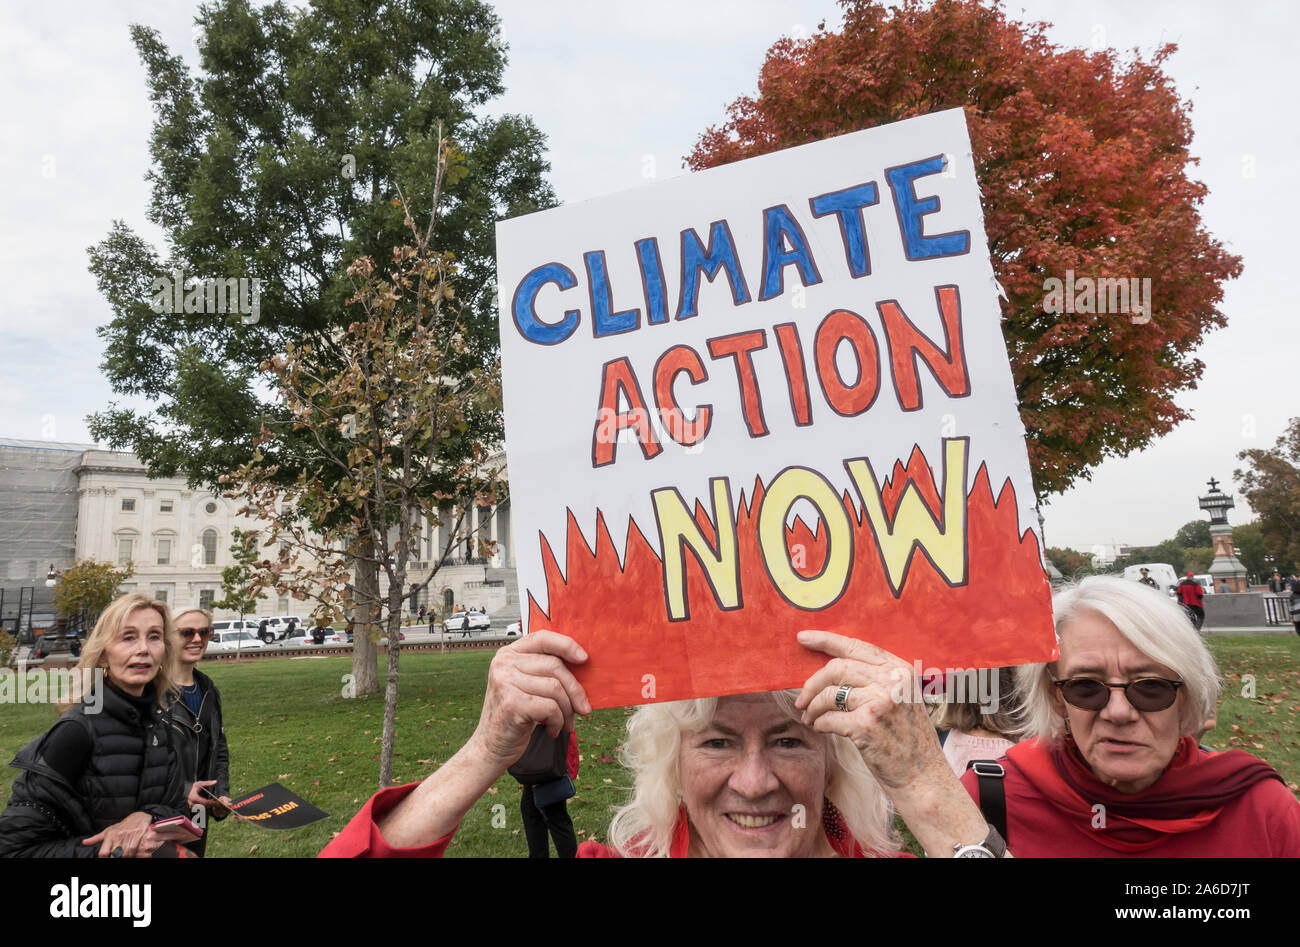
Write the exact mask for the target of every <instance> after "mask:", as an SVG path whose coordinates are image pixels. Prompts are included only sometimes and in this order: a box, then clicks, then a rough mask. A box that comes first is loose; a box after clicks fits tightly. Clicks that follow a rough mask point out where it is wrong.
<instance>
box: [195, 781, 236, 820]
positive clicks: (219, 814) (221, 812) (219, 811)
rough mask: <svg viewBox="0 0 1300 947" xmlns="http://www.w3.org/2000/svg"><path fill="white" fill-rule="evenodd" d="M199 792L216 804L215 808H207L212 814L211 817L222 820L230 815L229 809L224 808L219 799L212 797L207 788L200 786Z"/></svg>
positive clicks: (224, 805)
mask: <svg viewBox="0 0 1300 947" xmlns="http://www.w3.org/2000/svg"><path fill="white" fill-rule="evenodd" d="M199 792H200V793H202V794H203V795H205V796H207V797H208V798H209V799H211V800H212V801H213V802H215V803H216V805H215V806H209V807H208V811H209V812H210V813H212V815H214V816H215V817H216V818H218V819H224V818H225V817H226V816H227V815H229V814H230V809H228V808H227V807H226V804H225V803H224V802H222V801H221V799H220V798H218V797H217V796H216V795H214V794H213V792H212V791H211V790H210V789H208V787H207V786H200V787H199Z"/></svg>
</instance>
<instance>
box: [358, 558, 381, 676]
mask: <svg viewBox="0 0 1300 947" xmlns="http://www.w3.org/2000/svg"><path fill="white" fill-rule="evenodd" d="M357 545H358V552H359V553H360V555H361V556H362V557H363V558H360V559H357V561H356V578H355V583H354V584H355V585H356V587H357V596H356V597H357V599H358V600H359V601H360V602H361V603H362V604H360V605H358V606H357V607H356V608H354V609H353V610H352V618H353V626H352V681H353V686H354V687H355V688H356V691H355V694H356V696H357V697H362V696H365V695H368V694H378V693H379V669H378V667H377V662H376V656H377V655H376V650H377V649H376V644H375V642H374V641H373V640H371V637H370V631H371V629H372V628H373V627H374V616H375V610H376V608H377V607H378V604H379V603H378V601H377V600H378V598H379V564H378V563H376V562H374V561H373V556H374V543H373V542H372V540H371V538H370V536H369V535H368V534H363V535H362V536H361V537H360V538H359V539H358V541H357Z"/></svg>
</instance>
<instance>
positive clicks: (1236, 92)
mask: <svg viewBox="0 0 1300 947" xmlns="http://www.w3.org/2000/svg"><path fill="white" fill-rule="evenodd" d="M494 6H495V7H496V8H497V10H498V12H499V13H500V16H501V19H502V23H503V32H504V34H505V40H506V42H507V43H508V44H509V47H510V66H509V69H508V71H507V73H506V86H507V89H508V92H507V94H506V95H505V96H504V98H503V99H501V100H499V102H498V103H497V104H496V105H495V106H494V107H493V109H492V110H493V111H499V112H505V111H509V112H521V113H526V114H529V115H531V116H532V117H533V118H534V120H535V121H536V123H537V125H538V127H540V128H541V130H542V131H543V132H544V133H545V134H546V135H547V136H548V138H549V142H550V150H549V157H550V161H551V166H552V175H551V180H552V182H553V184H554V187H555V190H556V192H557V194H558V195H559V197H560V199H561V200H562V201H564V202H570V201H575V200H583V199H585V198H590V197H596V196H600V195H602V194H608V193H612V192H615V191H620V190H624V189H627V188H630V187H637V186H640V185H642V184H644V183H646V180H647V175H653V176H655V177H657V178H665V177H669V176H672V175H676V174H681V173H684V172H683V170H682V163H681V159H682V155H683V154H685V153H686V152H687V151H688V150H690V148H691V147H692V145H693V144H694V142H695V140H696V138H697V137H698V135H699V134H700V132H701V131H703V130H704V129H705V128H707V127H708V126H709V125H711V124H714V123H716V122H718V121H720V120H721V119H722V118H723V115H724V109H725V106H726V105H727V103H729V102H731V101H732V100H733V99H735V98H736V97H737V96H739V95H742V94H747V93H752V92H754V91H755V88H756V80H757V76H758V70H759V67H760V65H761V63H762V61H763V57H764V54H765V52H766V50H767V48H768V47H769V46H770V45H771V43H772V42H773V41H774V40H775V39H777V38H778V37H779V36H781V35H795V36H806V35H808V34H809V33H811V32H812V31H813V30H814V29H815V28H816V25H817V24H818V22H820V21H821V20H823V19H825V20H827V21H828V23H829V24H830V25H834V24H836V23H838V21H839V8H838V6H837V5H836V4H835V3H833V2H831V0H817V2H814V0H801V2H776V0H770V2H768V0H745V2H739V0H708V2H703V0H693V2H683V0H658V2H656V3H654V4H643V3H639V2H637V3H633V2H619V0H604V2H599V3H597V2H579V0H571V2H563V3H561V2H545V3H539V2H535V0H502V2H498V3H495V4H494ZM195 9H196V5H191V4H189V3H187V2H185V0H157V2H146V0H136V2H116V3H115V2H90V0H86V2H74V0H42V2H39V3H37V2H26V0H20V2H16V3H15V2H9V3H6V4H5V5H4V8H3V10H2V11H0V101H4V103H5V108H4V110H3V113H0V134H2V135H3V142H4V144H3V148H2V149H0V175H2V178H0V180H3V181H4V182H5V183H6V184H7V187H5V188H3V190H0V281H2V282H3V285H4V287H5V291H4V293H3V294H0V435H3V436H10V437H24V438H35V439H40V438H45V439H51V440H64V441H85V440H88V438H89V434H88V432H87V430H86V424H85V416H86V415H87V414H89V413H90V412H92V411H96V410H99V409H101V408H103V407H104V406H105V405H106V404H107V403H108V401H109V400H111V399H112V392H111V390H110V388H109V386H108V384H107V382H106V381H105V380H104V379H103V377H102V375H101V374H100V372H99V362H100V358H101V348H100V340H99V338H98V337H97V336H96V334H95V328H96V327H97V326H99V325H102V324H104V323H106V322H107V321H108V320H109V318H110V312H109V310H108V307H107V305H106V304H105V303H104V301H103V300H102V299H101V298H100V297H99V295H98V294H97V292H96V290H95V286H94V282H93V280H92V279H91V277H90V275H89V273H88V272H87V269H86V248H87V247H88V246H90V245H91V244H92V243H95V242H97V241H99V240H100V239H102V238H103V237H104V235H105V234H106V233H107V231H108V228H109V226H110V223H111V221H112V220H113V219H115V218H122V219H124V220H125V221H126V222H127V223H128V224H129V225H130V226H132V227H133V228H135V229H136V230H137V231H138V232H140V233H141V234H143V235H145V236H146V237H148V238H150V239H155V240H156V239H157V237H158V234H157V231H156V230H155V229H154V228H152V227H151V226H150V225H149V224H148V223H147V221H146V220H145V217H144V211H145V207H146V205H147V202H148V197H149V192H148V188H147V186H146V184H145V181H144V174H145V172H146V170H147V169H148V164H149V158H148V151H147V142H148V136H149V130H150V126H151V123H152V119H153V115H152V112H151V109H150V106H149V100H148V95H147V92H146V88H145V83H144V76H143V70H142V69H141V66H140V64H139V61H138V59H137V57H136V55H135V52H134V50H133V48H132V47H131V44H130V40H129V36H128V33H127V29H128V26H129V25H130V24H131V23H136V22H139V23H145V24H148V25H150V26H153V27H155V28H157V29H158V30H159V31H160V32H161V33H162V35H163V38H164V39H165V40H166V41H167V43H168V44H169V45H170V46H171V48H172V49H173V50H179V51H182V52H183V53H184V54H185V56H186V58H187V59H189V60H190V61H191V62H193V61H194V59H195V56H196V53H195V47H194V39H193V25H192V21H193V14H194V10H195ZM1007 9H1008V10H1009V11H1010V12H1011V13H1012V15H1014V16H1016V17H1017V18H1019V19H1025V20H1046V21H1049V22H1051V23H1053V24H1054V26H1053V27H1052V29H1051V30H1050V36H1051V37H1052V39H1053V40H1054V41H1056V42H1057V43H1059V44H1061V45H1066V46H1085V47H1087V46H1092V45H1093V44H1095V43H1098V42H1100V43H1104V44H1106V45H1109V46H1114V47H1117V48H1120V49H1131V48H1134V47H1137V48H1139V49H1140V50H1141V51H1142V52H1143V53H1144V54H1149V53H1150V52H1151V50H1152V49H1154V48H1155V47H1156V46H1157V45H1159V44H1161V43H1164V42H1171V41H1172V42H1175V43H1177V44H1178V45H1179V51H1178V53H1176V54H1175V56H1174V57H1173V59H1172V60H1170V61H1169V62H1168V63H1167V64H1166V68H1167V70H1168V72H1169V73H1170V74H1171V75H1172V76H1173V78H1174V80H1175V82H1176V85H1177V87H1178V89H1179V92H1180V94H1181V95H1182V96H1183V98H1185V99H1189V100H1190V101H1191V102H1192V104H1193V110H1192V122H1193V125H1194V128H1195V132H1196V137H1195V141H1194V143H1193V147H1192V153H1193V154H1194V155H1195V156H1196V157H1198V158H1199V159H1200V165H1199V167H1197V168H1195V169H1193V172H1192V173H1193V175H1194V176H1196V177H1198V178H1200V179H1201V180H1203V181H1205V182H1206V184H1208V186H1209V189H1210V195H1209V198H1208V199H1207V200H1206V202H1205V204H1204V206H1203V207H1202V211H1201V212H1202V217H1203V220H1204V222H1205V225H1206V227H1207V228H1208V229H1209V231H1210V232H1211V233H1213V234H1214V235H1215V236H1216V237H1218V238H1219V239H1220V240H1222V241H1223V242H1224V244H1225V245H1226V246H1227V247H1228V248H1229V249H1230V250H1231V251H1232V252H1235V253H1238V254H1240V255H1241V256H1242V257H1243V258H1244V261H1245V274H1244V275H1243V276H1242V277H1241V279H1239V280H1236V281H1235V282H1233V283H1230V284H1229V285H1228V287H1227V290H1226V295H1225V300H1224V304H1223V311H1224V312H1225V313H1226V314H1227V317H1228V323H1229V324H1228V328H1226V329H1223V330H1219V331H1216V332H1214V333H1212V334H1211V335H1210V336H1209V339H1208V342H1207V343H1206V344H1205V345H1204V346H1203V347H1202V349H1201V351H1200V353H1199V354H1200V357H1201V358H1202V359H1203V361H1204V362H1205V363H1206V368H1205V374H1204V377H1203V380H1202V382H1201V386H1200V388H1199V389H1198V390H1196V391H1191V392H1187V393H1186V394H1184V395H1182V396H1181V397H1180V398H1179V399H1178V401H1179V404H1180V405H1181V406H1182V407H1184V408H1185V409H1187V410H1188V411H1189V412H1191V414H1192V415H1193V420H1191V421H1188V422H1185V423H1184V424H1183V425H1182V426H1181V427H1180V428H1178V429H1177V430H1176V431H1175V432H1174V433H1172V434H1170V435H1168V436H1167V437H1165V438H1163V439H1162V440H1160V441H1159V442H1157V443H1156V444H1155V445H1154V446H1152V447H1151V448H1149V449H1148V450H1146V451H1144V452H1143V453H1141V454H1138V455H1133V456H1130V457H1128V458H1124V459H1112V460H1109V461H1107V462H1106V463H1105V464H1103V465H1102V466H1101V467H1099V468H1098V469H1097V470H1096V471H1095V473H1094V476H1093V479H1092V481H1091V482H1090V483H1084V484H1081V485H1080V486H1077V487H1075V488H1074V489H1072V490H1071V491H1070V492H1068V493H1067V494H1065V495H1064V496H1061V497H1057V498H1055V499H1054V500H1053V501H1052V502H1051V503H1050V505H1049V506H1048V507H1047V508H1046V509H1045V516H1046V537H1047V542H1048V544H1049V545H1053V546H1062V545H1069V546H1074V547H1075V548H1079V549H1083V550H1088V549H1091V548H1092V547H1093V546H1094V545H1098V544H1109V543H1112V542H1121V543H1131V544H1144V543H1153V542H1158V541H1159V540H1161V539H1165V538H1168V537H1169V536H1171V535H1172V534H1173V532H1174V531H1175V530H1176V529H1177V527H1178V526H1180V525H1181V524H1182V523H1184V522H1186V521H1188V520H1190V519H1196V518H1201V517H1203V516H1204V514H1202V513H1201V512H1200V511H1199V510H1198V509H1197V505H1196V498H1197V496H1198V494H1199V493H1201V492H1204V483H1205V481H1206V479H1208V478H1209V477H1211V476H1215V477H1218V478H1219V479H1220V480H1221V481H1226V482H1228V483H1229V489H1231V486H1230V481H1231V476H1232V470H1233V469H1234V467H1235V466H1237V461H1236V460H1235V455H1236V453H1237V452H1238V451H1240V450H1242V449H1244V448H1247V447H1259V446H1271V444H1272V442H1273V440H1274V439H1275V438H1276V437H1277V435H1278V434H1279V433H1280V432H1281V430H1282V428H1283V427H1284V426H1285V424H1286V421H1287V419H1288V418H1289V417H1291V416H1293V415H1296V414H1300V398H1297V397H1296V395H1295V393H1294V391H1295V376H1296V374H1297V370H1298V369H1300V327H1298V326H1297V325H1296V315H1297V302H1298V301H1300V298H1298V297H1300V293H1298V292H1297V289H1296V286H1295V283H1294V280H1293V274H1294V269H1295V264H1294V262H1293V256H1294V253H1295V248H1294V245H1293V244H1294V242H1295V241H1294V238H1293V237H1292V236H1291V233H1290V231H1291V229H1292V228H1294V227H1295V226H1296V218H1297V216H1298V215H1297V210H1298V209H1300V201H1297V199H1296V194H1295V185H1296V182H1297V171H1298V170H1300V167H1298V165H1300V132H1298V131H1297V124H1296V122H1295V107H1294V94H1295V90H1296V89H1297V88H1300V65H1298V64H1297V56H1296V53H1295V49H1294V42H1295V37H1296V35H1297V26H1300V22H1298V20H1300V14H1297V10H1296V7H1295V5H1294V4H1293V3H1291V2H1289V0H1288V2H1276V3H1267V2H1255V0H1244V2H1239V3H1233V4H1223V3H1214V2H1208V0H1207V2H1186V0H1184V2H1176V3H1175V2H1145V3H1141V4H1134V3H1131V2H1106V0H1096V2H1087V0H1071V2H1064V0H1036V2H1030V0H1022V2H1020V3H1010V4H1008V5H1007ZM1157 305H1158V303H1157ZM1249 518H1250V514H1249V512H1248V510H1246V509H1244V508H1241V507H1240V505H1239V509H1238V510H1237V511H1235V512H1234V513H1233V514H1232V516H1231V521H1232V522H1234V523H1240V522H1245V521H1246V520H1247V519H1249Z"/></svg>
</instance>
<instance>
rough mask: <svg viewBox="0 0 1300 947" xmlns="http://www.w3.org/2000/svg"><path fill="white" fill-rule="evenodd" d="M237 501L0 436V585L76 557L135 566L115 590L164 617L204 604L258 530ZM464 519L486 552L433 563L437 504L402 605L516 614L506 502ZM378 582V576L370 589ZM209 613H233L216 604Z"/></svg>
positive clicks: (444, 535) (99, 453) (284, 602)
mask: <svg viewBox="0 0 1300 947" xmlns="http://www.w3.org/2000/svg"><path fill="white" fill-rule="evenodd" d="M239 506H240V504H239V503H237V502H236V501H233V500H228V499H226V498H224V497H222V496H220V495H217V494H213V493H211V492H208V491H206V490H203V489H198V490H195V489H192V488H191V487H190V486H189V485H188V484H187V483H186V482H185V480H184V478H182V477H170V478H160V479H152V478H150V477H149V476H148V473H147V471H146V470H145V467H144V465H143V464H142V463H141V462H140V461H139V460H138V459H137V458H136V457H135V455H134V454H131V453H126V452H119V451H109V450H103V449H101V448H99V447H97V446H94V445H86V444H67V443H60V442H53V441H27V440H17V439H12V438H9V439H0V585H3V587H4V588H5V589H6V590H8V591H10V592H12V590H15V589H17V588H21V587H33V586H44V584H45V579H46V575H47V572H48V570H49V568H50V567H51V566H53V567H54V569H55V570H63V569H66V568H68V567H69V566H71V565H72V564H73V563H74V562H76V561H78V560H84V559H96V560H99V561H101V562H111V563H115V564H118V565H127V564H130V565H131V566H132V567H133V568H134V573H133V575H132V576H131V577H130V579H129V580H128V581H127V582H125V583H123V585H122V586H121V591H123V592H129V591H139V592H144V593H145V594H148V595H151V596H153V597H154V598H156V599H158V600H159V601H163V602H166V603H167V604H168V605H169V606H170V607H171V608H172V609H174V610H175V609H184V608H192V607H200V608H208V609H211V608H212V603H213V602H215V601H217V600H219V599H221V598H222V597H223V596H224V594H225V593H224V592H223V590H222V579H221V571H222V569H224V568H226V567H227V566H229V565H232V564H233V559H232V556H231V552H230V546H231V543H232V540H233V533H234V530H235V529H241V530H245V531H249V530H256V529H258V528H259V526H260V525H265V524H261V523H259V521H257V520H254V519H251V518H249V517H244V516H240V515H239V513H238V508H239ZM464 512H465V514H466V517H467V519H468V520H469V522H470V523H471V528H473V529H481V534H482V536H483V537H484V538H487V539H492V540H495V542H496V544H497V545H496V554H495V555H494V556H493V557H491V558H484V557H480V556H477V555H475V553H476V548H475V544H474V543H472V542H471V541H469V540H466V539H460V540H459V541H458V542H455V543H454V544H453V545H452V548H451V551H450V553H449V554H447V555H445V556H443V557H442V558H441V560H440V561H439V559H438V557H439V555H440V554H441V553H443V552H444V551H445V550H446V549H447V545H448V534H449V524H451V523H452V522H453V521H454V520H455V519H457V518H458V517H453V516H452V511H451V510H450V509H446V510H444V511H443V515H442V516H441V517H440V518H439V519H436V520H435V519H425V520H424V521H423V522H422V523H421V530H420V543H419V550H418V556H417V558H416V560H415V561H414V562H412V564H411V568H410V573H409V578H408V581H410V582H420V581H423V580H424V579H425V578H427V577H428V576H429V574H430V572H431V571H433V567H434V565H435V564H437V565H438V569H437V573H436V575H435V576H434V578H433V581H432V582H431V583H430V585H429V586H428V587H427V588H426V589H425V590H424V591H423V592H422V593H421V594H420V595H419V597H418V598H416V597H412V598H411V600H410V601H408V602H407V608H408V609H409V610H410V612H414V611H416V610H417V609H418V608H419V606H420V605H424V606H425V607H426V608H430V609H437V610H441V611H450V610H451V609H452V608H454V607H455V606H458V605H466V606H470V607H475V606H480V607H482V608H484V609H486V610H487V612H488V614H489V615H491V616H492V617H493V618H494V619H496V618H505V619H514V618H517V617H519V598H518V586H517V582H516V578H515V570H514V542H513V537H512V535H511V532H510V505H509V501H508V500H507V501H505V502H503V503H502V504H500V505H499V506H497V507H493V508H473V509H470V510H467V511H464ZM386 585H387V581H386V579H385V578H384V577H383V573H382V570H381V592H383V591H386ZM9 598H12V594H11V595H9ZM315 605H316V602H315V601H313V600H310V599H309V600H307V601H295V600H292V599H290V598H289V597H288V596H280V597H278V598H276V597H275V596H274V594H272V596H271V597H270V598H268V599H266V600H265V601H264V603H263V604H262V605H261V606H260V607H259V610H258V614H259V615H261V616H266V615H286V614H292V615H299V616H301V617H302V618H303V619H306V618H307V617H308V615H309V614H310V612H311V610H312V608H314V607H315ZM216 617H217V618H231V617H237V616H236V615H234V613H227V612H223V611H222V610H221V609H217V610H216Z"/></svg>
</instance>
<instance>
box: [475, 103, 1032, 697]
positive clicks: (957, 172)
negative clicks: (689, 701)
mask: <svg viewBox="0 0 1300 947" xmlns="http://www.w3.org/2000/svg"><path fill="white" fill-rule="evenodd" d="M970 150H971V149H970V141H969V137H968V134H967V131H966V125H965V117H964V115H963V114H962V112H961V111H960V110H953V111H948V112H941V113H937V114H934V115H929V116H924V117H921V118H915V119H910V120H908V121H905V122H899V123H897V124H894V125H888V126H883V127H880V128H875V129H870V130H867V131H862V132H857V133H854V134H851V135H845V136H843V137H840V138H835V139H831V140H828V141H822V142H817V143H814V144H810V145H805V146H802V147H798V148H792V149H789V150H786V151H781V152H777V153H774V154H770V155H765V156H762V157H757V158H751V159H748V160H746V161H741V162H737V163H735V164H731V165H727V166H724V167H720V168H715V169H711V170H708V171H703V172H699V173H696V174H691V175H687V176H683V177H680V178H676V179H673V180H670V181H666V182H663V183H660V184H654V185H651V186H648V187H644V188H641V189H638V190H634V191H630V192H627V193H623V194H617V195H613V196H611V197H607V198H602V199H599V200H591V201H585V202H581V203H577V204H573V205H569V206H565V207H561V208H557V209H554V210H548V211H544V212H541V213H537V214H532V215H529V216H526V217H520V218H516V219H513V220H508V221H504V222H502V223H500V224H498V227H497V248H498V276H499V285H500V294H501V347H502V366H503V368H502V370H503V379H504V395H505V412H506V437H507V456H508V458H509V465H510V470H509V474H510V492H511V522H512V525H513V527H514V531H515V536H516V561H517V568H518V574H519V582H520V588H521V601H523V602H524V603H525V604H524V609H525V616H524V617H525V621H526V622H527V628H528V630H529V631H530V632H531V631H535V630H538V629H543V628H549V629H552V630H555V631H559V632H562V633H564V634H567V635H570V636H571V637H573V638H575V639H576V640H577V641H578V642H580V643H581V644H582V645H583V646H584V647H585V648H586V650H587V652H588V654H589V655H590V662H589V663H588V664H587V665H586V666H584V667H583V668H582V669H581V671H580V672H579V678H580V680H581V681H582V682H583V685H584V686H585V687H586V688H587V691H588V694H589V695H590V696H591V697H592V701H593V704H594V705H595V706H597V707H601V706H619V705H625V704H633V703H645V702H649V701H656V700H675V699H680V698H685V697H699V696H713V695H722V694H729V693H742V692H749V691H759V690H772V689H776V688H785V687H795V686H799V685H801V684H802V683H803V681H804V679H805V678H806V677H807V676H808V675H809V674H810V673H811V672H812V671H813V670H815V669H816V668H817V667H819V666H820V665H821V664H822V663H823V662H824V660H825V659H824V656H822V655H816V654H812V653H810V652H807V651H805V650H804V649H802V648H801V647H800V646H799V645H798V644H797V642H796V641H795V633H796V632H797V631H799V630H801V629H804V628H821V629H825V630H828V631H834V632H838V633H841V634H847V635H852V636H855V637H858V638H862V639H865V640H868V641H871V642H873V643H875V644H877V645H880V646H881V647H883V648H886V649H888V650H889V651H892V652H893V653H895V654H897V655H899V656H900V657H902V658H904V659H906V660H908V661H913V660H920V661H922V662H924V663H925V664H926V665H927V666H936V667H974V666H993V665H1005V664H1015V663H1022V662H1028V661H1035V660H1046V659H1048V658H1049V657H1051V656H1052V655H1053V654H1054V650H1055V640H1054V636H1053V634H1052V629H1051V619H1050V590H1049V586H1048V581H1047V576H1046V574H1045V571H1044V567H1043V562H1042V554H1041V551H1040V546H1041V540H1040V537H1039V534H1038V520H1037V512H1036V510H1035V505H1034V491H1033V488H1032V484H1031V480H1030V473H1029V465H1028V459H1027V455H1026V451H1025V444H1024V429H1023V427H1022V425H1021V421H1020V417H1019V414H1018V412H1017V407H1016V395H1015V390H1014V387H1013V384H1012V378H1011V370H1010V366H1009V363H1008V361H1007V355H1006V347H1005V343H1004V341H1003V338H1002V333H1001V329H1000V318H1001V316H1000V310H999V307H998V300H997V292H998V288H997V284H996V281H995V280H994V276H993V270H992V267H991V265H990V262H989V256H988V250H987V243H986V239H985V235H984V226H983V216H982V212H981V209H980V203H979V188H978V185H977V183H976V180H975V169H974V164H973V162H972V159H971V154H970Z"/></svg>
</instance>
